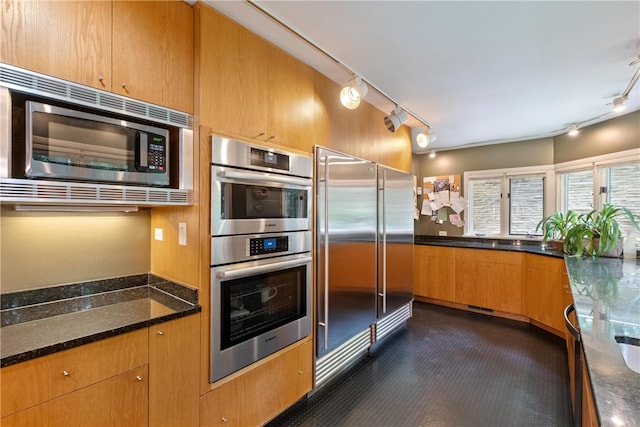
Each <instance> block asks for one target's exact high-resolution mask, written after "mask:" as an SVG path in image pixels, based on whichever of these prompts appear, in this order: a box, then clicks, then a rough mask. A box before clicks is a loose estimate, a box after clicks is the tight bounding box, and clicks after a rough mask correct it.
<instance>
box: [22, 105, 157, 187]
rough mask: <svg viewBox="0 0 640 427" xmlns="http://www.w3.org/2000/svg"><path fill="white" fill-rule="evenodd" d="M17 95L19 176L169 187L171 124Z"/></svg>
mask: <svg viewBox="0 0 640 427" xmlns="http://www.w3.org/2000/svg"><path fill="white" fill-rule="evenodd" d="M13 98H14V99H13V100H12V122H13V123H12V134H13V135H12V140H13V143H12V163H13V164H12V170H13V173H12V175H13V176H14V177H15V178H20V177H26V178H50V179H63V180H81V181H93V182H114V183H119V184H133V185H145V186H159V187H168V186H169V185H170V175H169V145H170V144H169V143H170V141H169V137H170V130H169V128H162V127H159V126H151V125H147V124H143V123H136V122H134V121H131V120H130V119H129V118H122V119H121V118H117V117H115V116H106V115H103V114H100V113H98V114H96V113H91V112H87V111H80V110H76V109H73V108H67V107H66V106H61V105H54V104H53V103H49V102H47V101H46V100H33V99H32V98H29V97H21V96H20V95H17V98H16V97H13ZM20 175H22V176H20Z"/></svg>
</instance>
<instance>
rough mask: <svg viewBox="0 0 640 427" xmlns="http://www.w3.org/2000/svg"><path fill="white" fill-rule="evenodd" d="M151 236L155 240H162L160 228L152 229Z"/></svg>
mask: <svg viewBox="0 0 640 427" xmlns="http://www.w3.org/2000/svg"><path fill="white" fill-rule="evenodd" d="M153 238H154V239H156V240H162V228H154V229H153Z"/></svg>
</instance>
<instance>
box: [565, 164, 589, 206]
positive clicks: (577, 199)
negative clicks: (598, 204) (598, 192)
mask: <svg viewBox="0 0 640 427" xmlns="http://www.w3.org/2000/svg"><path fill="white" fill-rule="evenodd" d="M558 186H559V188H560V189H561V191H560V192H559V194H560V195H561V196H560V203H559V205H558V210H560V211H562V212H567V211H568V210H572V211H574V212H577V213H588V212H591V211H592V210H593V206H594V205H593V170H592V169H588V170H581V171H575V172H574V171H572V172H563V173H560V174H558Z"/></svg>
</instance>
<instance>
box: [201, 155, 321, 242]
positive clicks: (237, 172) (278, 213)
mask: <svg viewBox="0 0 640 427" xmlns="http://www.w3.org/2000/svg"><path fill="white" fill-rule="evenodd" d="M311 188H312V180H311V179H307V178H299V177H293V176H285V175H279V174H274V173H266V172H254V171H249V170H244V169H236V168H230V167H223V166H212V167H211V234H212V235H213V236H225V235H232V234H249V233H265V232H282V231H297V230H309V229H310V228H311V222H310V212H311Z"/></svg>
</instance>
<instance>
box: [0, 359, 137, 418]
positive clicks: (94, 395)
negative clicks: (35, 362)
mask: <svg viewBox="0 0 640 427" xmlns="http://www.w3.org/2000/svg"><path fill="white" fill-rule="evenodd" d="M147 402H148V381H147V366H146V365H145V366H142V367H139V368H136V369H133V370H131V371H128V372H125V373H123V374H120V375H118V376H115V377H112V378H110V379H108V380H105V381H102V382H99V383H97V384H93V385H91V386H89V387H85V388H83V389H80V390H78V391H75V392H73V393H69V394H66V395H64V396H61V397H59V398H57V399H53V400H50V401H48V402H46V403H43V404H41V405H38V406H35V407H33V408H30V409H27V410H25V411H21V412H18V413H16V414H14V415H11V416H8V417H5V418H3V419H2V425H3V426H5V427H13V426H16V427H17V426H21V427H22V426H24V427H27V426H29V427H40V426H42V427H45V426H46V427H76V426H77V427H85V426H96V427H97V426H104V427H107V426H127V427H135V426H141V427H142V426H146V425H147V420H148V411H149V406H148V404H147Z"/></svg>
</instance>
